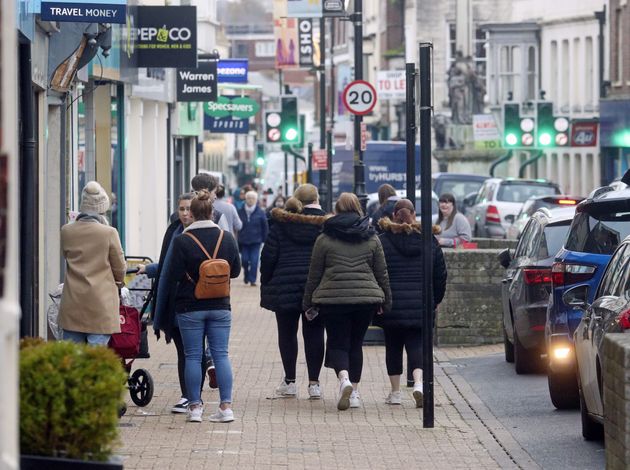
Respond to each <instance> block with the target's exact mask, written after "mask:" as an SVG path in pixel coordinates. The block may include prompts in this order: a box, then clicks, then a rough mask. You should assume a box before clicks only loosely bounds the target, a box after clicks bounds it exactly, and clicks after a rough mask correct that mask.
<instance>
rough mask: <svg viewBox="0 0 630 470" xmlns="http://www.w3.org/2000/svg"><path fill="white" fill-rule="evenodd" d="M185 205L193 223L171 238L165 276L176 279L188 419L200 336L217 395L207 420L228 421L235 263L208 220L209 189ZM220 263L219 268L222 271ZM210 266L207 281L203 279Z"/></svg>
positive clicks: (192, 416) (198, 412)
mask: <svg viewBox="0 0 630 470" xmlns="http://www.w3.org/2000/svg"><path fill="white" fill-rule="evenodd" d="M190 209H191V212H192V217H193V223H192V224H191V225H189V226H188V227H187V228H186V229H185V230H184V233H182V234H181V235H179V236H178V237H177V238H175V240H174V241H173V259H172V265H171V268H170V271H171V272H170V275H169V278H170V279H173V281H175V282H178V283H179V285H178V288H177V295H176V298H175V312H176V315H177V322H178V325H179V329H180V331H181V334H182V340H183V343H184V351H185V354H186V368H185V376H186V389H187V391H188V392H189V394H190V396H189V397H188V399H189V400H190V403H189V407H188V419H189V421H191V422H201V420H202V415H203V402H202V400H201V392H200V389H201V383H202V381H203V373H202V371H201V364H202V356H203V339H204V337H207V339H208V344H209V347H210V351H211V353H212V358H213V360H214V366H215V368H216V375H217V383H218V386H219V398H220V402H219V408H218V410H217V411H216V412H215V413H214V414H212V415H211V416H210V421H213V422H221V423H227V422H230V421H233V420H234V413H233V412H232V366H231V364H230V359H229V356H228V343H229V337H230V326H231V321H232V313H231V307H230V296H229V279H230V278H234V277H237V276H238V274H239V272H240V270H241V263H240V258H239V256H238V249H237V246H236V241H235V240H234V237H233V236H232V234H230V233H229V232H225V231H223V230H221V229H220V228H219V227H218V226H217V224H215V223H214V222H213V221H212V220H211V218H212V202H211V195H210V193H209V192H208V191H205V190H202V191H199V192H198V193H197V195H196V196H195V197H194V198H193V200H192V202H191V205H190ZM210 253H212V255H210ZM221 260H224V261H223V262H222V261H221ZM225 262H227V265H226V263H225ZM224 266H225V272H223V271H222V268H223V267H224ZM210 271H212V272H211V276H210V278H211V279H212V281H211V282H209V281H208V278H209V277H208V276H209V274H208V273H209V272H210ZM217 291H219V292H217Z"/></svg>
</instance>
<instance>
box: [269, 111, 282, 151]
mask: <svg viewBox="0 0 630 470" xmlns="http://www.w3.org/2000/svg"><path fill="white" fill-rule="evenodd" d="M281 124H282V116H281V114H280V113H279V112H278V111H268V112H266V113H265V128H266V132H265V138H266V139H265V140H266V141H267V142H269V143H271V144H273V143H277V142H280V141H281V137H282V134H281V130H280V125H281Z"/></svg>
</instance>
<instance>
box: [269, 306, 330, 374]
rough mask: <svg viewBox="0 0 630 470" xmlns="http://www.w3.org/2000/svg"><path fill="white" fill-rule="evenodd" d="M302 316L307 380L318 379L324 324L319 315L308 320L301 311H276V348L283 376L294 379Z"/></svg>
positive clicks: (322, 358) (322, 354)
mask: <svg viewBox="0 0 630 470" xmlns="http://www.w3.org/2000/svg"><path fill="white" fill-rule="evenodd" d="M300 317H302V337H303V338H304V355H305V356H306V368H307V369H308V380H310V381H312V382H318V381H319V372H320V371H321V370H322V363H323V362H324V325H323V323H322V322H321V320H320V319H319V317H316V318H314V319H313V320H311V321H309V320H307V319H306V317H305V316H304V314H303V313H302V312H276V322H277V323H278V348H279V349H280V357H281V358H282V366H283V367H284V378H285V379H289V380H295V378H296V377H295V376H296V372H295V365H296V363H297V356H298V340H297V331H298V325H299V323H300Z"/></svg>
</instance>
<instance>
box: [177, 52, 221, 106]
mask: <svg viewBox="0 0 630 470" xmlns="http://www.w3.org/2000/svg"><path fill="white" fill-rule="evenodd" d="M216 100H217V63H216V61H214V60H213V61H210V62H201V63H199V66H198V67H197V68H196V69H178V70H177V101H216Z"/></svg>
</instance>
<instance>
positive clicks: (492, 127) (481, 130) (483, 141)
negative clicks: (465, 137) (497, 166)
mask: <svg viewBox="0 0 630 470" xmlns="http://www.w3.org/2000/svg"><path fill="white" fill-rule="evenodd" d="M473 139H474V141H475V148H476V149H480V150H484V149H495V148H500V147H501V136H500V135H499V128H498V127H497V122H496V121H495V120H494V116H493V115H492V114H474V115H473Z"/></svg>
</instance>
